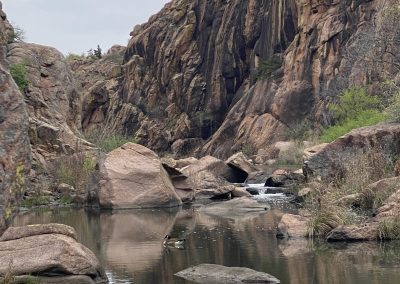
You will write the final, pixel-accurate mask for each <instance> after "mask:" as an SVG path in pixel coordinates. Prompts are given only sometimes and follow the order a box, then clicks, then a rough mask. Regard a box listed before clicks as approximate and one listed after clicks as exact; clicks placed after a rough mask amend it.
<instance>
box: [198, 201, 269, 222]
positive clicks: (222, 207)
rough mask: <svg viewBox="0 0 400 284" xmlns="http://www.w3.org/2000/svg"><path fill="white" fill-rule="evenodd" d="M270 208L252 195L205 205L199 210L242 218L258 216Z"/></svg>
mask: <svg viewBox="0 0 400 284" xmlns="http://www.w3.org/2000/svg"><path fill="white" fill-rule="evenodd" d="M268 209H269V207H268V205H266V204H262V203H259V202H257V201H256V200H254V199H252V198H250V197H240V198H234V199H232V200H229V201H223V202H218V203H215V204H210V205H206V206H203V207H201V208H200V209H199V211H200V212H204V213H207V214H212V215H218V216H224V217H228V218H235V217H238V218H242V217H248V216H258V215H259V214H261V213H264V212H265V211H267V210H268Z"/></svg>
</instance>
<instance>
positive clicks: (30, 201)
mask: <svg viewBox="0 0 400 284" xmlns="http://www.w3.org/2000/svg"><path fill="white" fill-rule="evenodd" d="M50 202H51V198H50V196H37V197H29V198H27V199H24V200H22V202H21V205H22V207H35V206H43V205H49V204H50Z"/></svg>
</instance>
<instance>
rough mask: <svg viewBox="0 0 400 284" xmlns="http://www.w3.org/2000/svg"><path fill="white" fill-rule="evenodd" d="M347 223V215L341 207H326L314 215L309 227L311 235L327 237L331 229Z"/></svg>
mask: <svg viewBox="0 0 400 284" xmlns="http://www.w3.org/2000/svg"><path fill="white" fill-rule="evenodd" d="M345 223H346V216H345V214H343V211H342V209H341V208H339V207H333V206H331V207H324V208H322V209H320V210H317V211H316V212H315V214H314V215H313V217H312V219H311V221H310V223H309V227H308V235H309V236H310V237H323V238H324V237H326V236H327V235H328V234H329V233H330V231H332V230H333V229H334V228H336V227H337V226H339V225H343V224H345Z"/></svg>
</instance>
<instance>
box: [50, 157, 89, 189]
mask: <svg viewBox="0 0 400 284" xmlns="http://www.w3.org/2000/svg"><path fill="white" fill-rule="evenodd" d="M95 166H96V164H95V162H94V161H93V158H92V157H91V156H87V154H86V153H85V152H78V153H76V154H75V155H73V156H66V157H61V158H59V159H57V160H55V161H53V162H52V163H51V165H50V170H51V172H52V175H53V176H54V177H55V179H56V180H57V182H58V183H65V184H68V185H71V186H73V187H74V188H75V189H77V190H79V191H84V190H86V189H87V186H88V185H89V183H90V181H91V177H92V174H93V173H94V170H95Z"/></svg>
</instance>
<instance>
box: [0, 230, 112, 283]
mask: <svg viewBox="0 0 400 284" xmlns="http://www.w3.org/2000/svg"><path fill="white" fill-rule="evenodd" d="M42 233H43V234H42ZM4 235H5V236H6V237H4V236H3V238H2V239H3V240H2V241H0V274H1V275H4V274H6V273H7V272H8V273H12V275H15V276H23V275H32V274H34V275H37V276H43V277H53V276H67V277H71V276H76V277H77V278H78V279H85V282H82V283H108V281H107V276H106V274H105V272H104V270H103V268H102V267H101V266H100V263H99V261H98V260H97V258H96V256H95V255H94V254H93V253H92V252H91V251H90V250H89V249H88V248H86V247H85V246H83V245H82V244H80V243H78V242H77V241H76V240H75V238H74V237H76V233H75V231H74V229H73V228H71V227H68V226H66V225H59V224H48V225H34V226H28V227H15V228H9V229H8V230H7V231H6V232H5V233H4ZM89 279H90V280H92V282H90V281H89ZM58 280H60V279H58ZM75 280H76V279H75ZM87 281H89V282H87ZM44 283H55V282H44ZM57 283H63V282H62V281H60V282H57ZM70 283H71V282H70ZM76 283H78V282H76ZM79 283H81V282H79Z"/></svg>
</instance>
